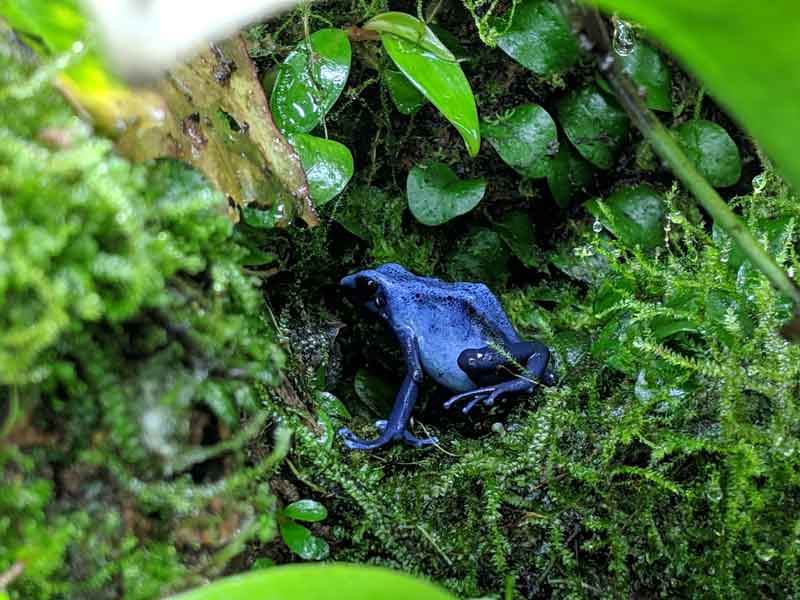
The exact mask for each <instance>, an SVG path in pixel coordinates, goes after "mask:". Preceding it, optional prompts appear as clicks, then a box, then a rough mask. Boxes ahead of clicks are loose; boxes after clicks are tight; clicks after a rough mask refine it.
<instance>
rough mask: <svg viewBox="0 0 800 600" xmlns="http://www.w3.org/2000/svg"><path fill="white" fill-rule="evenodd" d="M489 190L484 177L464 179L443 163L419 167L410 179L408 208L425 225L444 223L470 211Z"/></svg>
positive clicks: (407, 187)
mask: <svg viewBox="0 0 800 600" xmlns="http://www.w3.org/2000/svg"><path fill="white" fill-rule="evenodd" d="M485 192H486V181H485V180H484V179H471V180H461V179H459V178H458V176H457V175H456V174H455V173H453V170H452V169H451V168H450V167H448V166H447V165H445V164H442V163H432V164H430V165H426V166H416V167H414V168H412V169H411V172H409V174H408V179H407V180H406V194H407V195H408V208H409V209H410V210H411V214H412V215H414V218H415V219H417V221H419V222H420V223H422V224H423V225H441V224H442V223H446V222H447V221H449V220H451V219H454V218H456V217H458V216H459V215H463V214H465V213H468V212H469V211H471V210H472V209H473V208H475V207H476V206H477V205H478V203H479V202H480V201H481V199H482V198H483V195H484V193H485Z"/></svg>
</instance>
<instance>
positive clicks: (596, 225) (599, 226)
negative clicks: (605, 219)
mask: <svg viewBox="0 0 800 600" xmlns="http://www.w3.org/2000/svg"><path fill="white" fill-rule="evenodd" d="M592 231H594V232H595V233H600V232H601V231H603V224H602V223H601V222H600V221H598V220H597V219H595V220H594V223H592Z"/></svg>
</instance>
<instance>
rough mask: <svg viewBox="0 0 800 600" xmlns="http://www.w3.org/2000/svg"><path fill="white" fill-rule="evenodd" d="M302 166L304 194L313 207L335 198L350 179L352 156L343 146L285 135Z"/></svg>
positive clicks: (309, 137) (332, 142)
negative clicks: (309, 198) (305, 192)
mask: <svg viewBox="0 0 800 600" xmlns="http://www.w3.org/2000/svg"><path fill="white" fill-rule="evenodd" d="M288 138H289V142H290V143H291V144H292V146H294V149H295V150H296V151H297V154H298V155H299V156H300V162H301V163H302V164H303V170H304V171H305V172H306V179H307V180H308V191H309V193H310V194H311V199H312V200H313V201H314V204H315V205H316V206H322V205H323V204H325V203H326V202H328V201H329V200H330V199H331V198H333V197H334V196H336V195H337V194H339V193H340V192H341V191H342V190H343V189H344V188H345V186H346V185H347V182H348V181H350V178H351V177H352V176H353V155H352V154H350V150H348V149H347V146H345V145H343V144H340V143H339V142H335V141H333V140H326V139H324V138H319V137H315V136H313V135H309V134H307V133H295V134H293V135H289V136H288Z"/></svg>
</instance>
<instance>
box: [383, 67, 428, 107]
mask: <svg viewBox="0 0 800 600" xmlns="http://www.w3.org/2000/svg"><path fill="white" fill-rule="evenodd" d="M381 76H382V77H383V83H384V84H385V85H386V89H388V90H389V96H391V98H392V101H393V102H394V105H395V106H396V107H397V110H399V111H400V112H401V113H403V114H404V115H413V114H414V113H415V112H417V111H418V110H419V109H420V108H422V107H423V106H425V103H426V102H427V101H428V99H427V98H426V97H425V96H423V95H422V92H420V91H419V90H418V89H417V88H415V87H414V85H413V84H412V83H411V82H410V81H409V80H408V77H406V76H405V75H403V74H402V73H401V72H400V71H394V70H392V69H386V70H384V71H383V73H382V74H381Z"/></svg>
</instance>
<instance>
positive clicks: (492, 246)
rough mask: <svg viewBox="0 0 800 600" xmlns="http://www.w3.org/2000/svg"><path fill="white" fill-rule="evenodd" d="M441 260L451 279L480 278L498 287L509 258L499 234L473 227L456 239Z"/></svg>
mask: <svg viewBox="0 0 800 600" xmlns="http://www.w3.org/2000/svg"><path fill="white" fill-rule="evenodd" d="M444 262H445V273H446V274H447V276H448V278H449V279H450V280H451V281H482V282H483V283H485V284H486V285H488V286H489V287H495V286H497V287H500V286H503V285H504V284H505V283H506V281H508V276H509V273H510V272H511V262H512V257H511V252H510V251H509V249H508V246H507V245H506V244H505V243H504V242H503V239H502V238H501V237H500V234H499V233H497V232H496V231H494V230H493V229H488V228H486V227H475V228H472V229H470V231H469V232H468V233H467V234H466V235H463V236H462V237H460V238H459V239H458V241H457V242H456V243H455V245H453V247H452V249H451V251H450V252H449V253H448V255H447V258H446V260H445V261H444Z"/></svg>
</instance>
